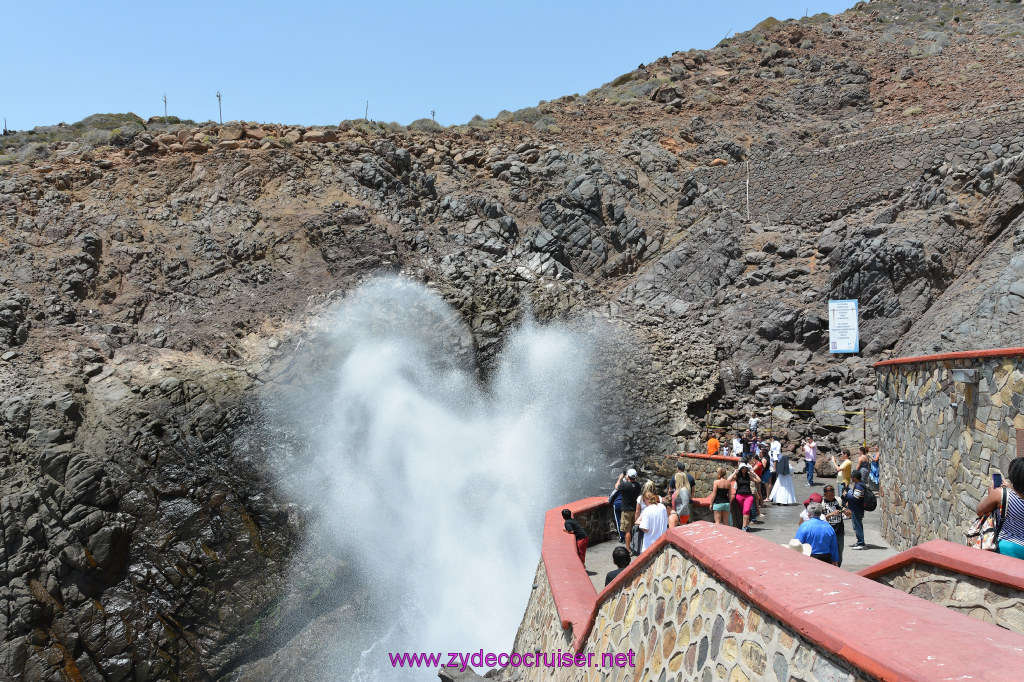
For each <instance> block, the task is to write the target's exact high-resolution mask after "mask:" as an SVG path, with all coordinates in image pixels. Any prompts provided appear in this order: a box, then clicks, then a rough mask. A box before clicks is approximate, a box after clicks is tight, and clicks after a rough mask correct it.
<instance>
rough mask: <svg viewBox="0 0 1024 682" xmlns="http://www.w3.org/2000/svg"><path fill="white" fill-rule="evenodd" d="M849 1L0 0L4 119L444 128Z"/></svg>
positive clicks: (27, 123)
mask: <svg viewBox="0 0 1024 682" xmlns="http://www.w3.org/2000/svg"><path fill="white" fill-rule="evenodd" d="M852 5H853V0H800V1H799V2H792V1H788V0H727V1H725V2H717V3H716V2H706V1H701V2H695V1H693V0H676V1H675V2H669V1H665V2H652V1H649V0H633V2H622V1H621V0H619V1H616V2H610V1H606V0H591V1H589V2H582V1H579V2H578V1H576V0H572V1H565V2H560V1H559V0H546V1H541V0H518V1H517V0H503V1H500V2H496V1H491V0H458V1H446V0H434V1H433V2H425V1H413V0H405V1H391V2H387V1H381V0H377V1H376V2H374V0H364V1H362V2H347V1H337V2H308V1H307V0H296V1H293V2H273V3H270V2H259V1H257V2H246V3H241V2H230V1H228V2H225V1H216V0H213V1H210V0H207V1H205V2H194V1H193V0H179V1H178V2H169V3H161V2H138V1H135V2H122V1H114V2H102V1H100V2H81V1H80V0H78V1H75V2H67V1H65V0H56V1H51V2H31V1H29V0H0V22H2V24H3V26H4V28H3V31H2V33H3V40H2V41H0V64H3V65H4V75H3V77H2V78H0V116H5V117H6V118H7V122H8V126H9V127H10V128H12V129H17V130H24V129H27V128H31V127H33V126H36V125H51V124H54V123H57V122H60V121H66V122H68V123H71V122H74V121H77V120H80V119H82V118H84V117H86V116H88V115H89V114H94V113H108V112H126V111H133V112H135V113H136V114H139V115H140V116H142V117H143V118H147V117H149V116H154V115H162V114H163V103H162V96H163V94H164V93H166V94H167V99H168V113H169V114H171V115H176V116H179V117H181V118H191V119H195V120H197V121H202V120H208V119H216V118H217V100H216V97H215V96H214V93H216V91H217V90H220V91H221V92H222V93H223V96H224V120H230V119H242V120H249V121H267V122H283V123H299V124H306V125H311V124H327V123H337V122H338V121H340V120H342V119H349V118H361V117H362V116H363V111H364V107H365V105H366V101H367V100H369V103H370V112H369V113H370V118H371V119H375V120H380V121H398V122H399V123H403V124H408V123H409V122H410V121H412V120H414V119H417V118H425V117H429V116H430V111H431V109H434V110H436V111H437V120H438V121H439V122H440V123H443V124H445V125H450V124H453V123H465V122H466V121H468V120H469V119H470V118H471V117H472V116H473V115H474V114H480V115H481V116H484V117H487V118H490V117H493V116H494V115H496V114H497V113H498V112H499V111H501V110H502V109H508V110H515V109H519V108H522V107H527V106H533V105H536V104H537V102H538V101H539V100H542V99H543V100H550V99H555V98H557V97H561V96H562V95H570V94H573V93H580V94H582V93H585V92H587V91H588V90H591V89H593V88H595V87H598V86H600V85H602V84H603V83H607V82H608V81H611V80H612V79H614V78H615V77H616V76H619V75H620V74H622V73H625V72H627V71H630V70H632V69H634V68H636V66H637V65H638V64H640V63H648V62H651V61H653V60H655V59H657V58H658V57H660V56H663V55H669V54H671V53H672V52H674V51H676V50H688V49H690V48H698V49H702V48H709V47H712V46H714V45H715V44H716V43H718V42H719V41H720V40H721V39H722V38H723V37H725V36H726V35H727V34H729V35H731V34H732V33H734V32H739V31H745V30H747V29H749V28H752V27H753V26H754V25H755V24H757V23H758V22H759V21H761V20H762V19H764V18H766V17H768V16H774V17H775V18H777V19H786V18H789V17H802V16H803V15H804V14H805V13H810V14H815V13H817V12H832V13H834V12H840V11H842V10H844V9H846V8H848V7H850V6H852Z"/></svg>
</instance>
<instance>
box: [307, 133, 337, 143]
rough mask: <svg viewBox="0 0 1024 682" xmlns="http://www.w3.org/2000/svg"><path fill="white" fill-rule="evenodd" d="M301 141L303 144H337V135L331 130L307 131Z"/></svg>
mask: <svg viewBox="0 0 1024 682" xmlns="http://www.w3.org/2000/svg"><path fill="white" fill-rule="evenodd" d="M302 139H303V141H304V142H337V141H338V133H336V132H334V131H333V130H307V131H306V132H305V134H303V136H302Z"/></svg>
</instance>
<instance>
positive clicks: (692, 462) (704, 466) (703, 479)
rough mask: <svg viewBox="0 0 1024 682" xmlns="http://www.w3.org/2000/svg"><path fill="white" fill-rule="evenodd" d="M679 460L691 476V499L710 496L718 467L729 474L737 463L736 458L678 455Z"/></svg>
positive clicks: (737, 459)
mask: <svg viewBox="0 0 1024 682" xmlns="http://www.w3.org/2000/svg"><path fill="white" fill-rule="evenodd" d="M679 460H680V461H682V462H684V463H685V464H686V471H687V472H688V473H689V474H690V475H691V476H693V481H694V491H693V497H707V496H708V495H710V494H711V483H712V482H713V481H714V480H715V479H716V478H717V477H718V473H717V471H718V467H725V469H726V471H728V472H729V473H730V474H731V473H732V472H733V469H735V468H736V463H737V462H739V461H740V460H739V458H738V457H712V456H710V455H697V456H694V455H693V454H689V453H685V452H684V453H680V454H679Z"/></svg>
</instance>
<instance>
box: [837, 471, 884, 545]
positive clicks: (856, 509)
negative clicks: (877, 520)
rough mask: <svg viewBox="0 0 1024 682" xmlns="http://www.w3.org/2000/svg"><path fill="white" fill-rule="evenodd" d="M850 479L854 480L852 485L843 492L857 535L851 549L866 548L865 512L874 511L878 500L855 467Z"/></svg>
mask: <svg viewBox="0 0 1024 682" xmlns="http://www.w3.org/2000/svg"><path fill="white" fill-rule="evenodd" d="M850 480H851V481H852V486H851V487H850V489H849V490H847V491H846V492H845V493H843V500H845V501H846V507H847V508H848V509H849V510H850V512H851V513H853V532H854V533H855V534H856V535H857V542H855V543H854V544H853V545H852V546H851V547H850V549H864V548H865V547H867V545H866V544H864V512H865V511H874V510H875V506H876V505H877V501H876V500H875V494H874V493H872V492H871V491H870V490H868V487H867V486H866V485H864V483H862V482H861V479H860V471H858V470H857V469H854V470H853V473H851V474H850Z"/></svg>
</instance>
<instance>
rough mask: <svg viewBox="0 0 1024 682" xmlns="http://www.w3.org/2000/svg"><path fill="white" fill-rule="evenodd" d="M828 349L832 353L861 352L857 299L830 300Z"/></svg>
mask: <svg viewBox="0 0 1024 682" xmlns="http://www.w3.org/2000/svg"><path fill="white" fill-rule="evenodd" d="M828 349H829V352H831V353H859V352H860V333H859V332H858V330H857V300H856V299H853V300H846V301H829V302H828Z"/></svg>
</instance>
